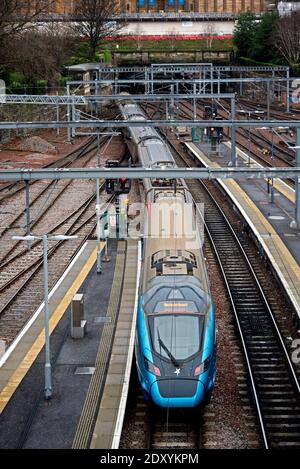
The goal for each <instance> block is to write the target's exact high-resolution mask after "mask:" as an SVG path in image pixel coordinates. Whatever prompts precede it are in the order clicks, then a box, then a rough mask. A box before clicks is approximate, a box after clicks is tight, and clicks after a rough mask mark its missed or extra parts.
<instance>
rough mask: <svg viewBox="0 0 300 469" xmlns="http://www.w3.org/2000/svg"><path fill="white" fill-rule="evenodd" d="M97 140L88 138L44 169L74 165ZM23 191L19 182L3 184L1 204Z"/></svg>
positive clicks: (0, 197) (0, 194) (0, 190)
mask: <svg viewBox="0 0 300 469" xmlns="http://www.w3.org/2000/svg"><path fill="white" fill-rule="evenodd" d="M95 140H96V138H95V137H90V138H88V139H87V140H86V141H84V142H83V144H82V145H80V146H79V147H78V148H76V149H75V150H73V151H71V152H70V153H68V154H67V155H65V156H63V157H62V158H59V159H58V160H56V161H54V162H53V163H49V164H47V165H44V166H42V168H44V169H46V168H53V167H55V168H63V167H68V166H69V165H70V164H72V163H74V162H75V161H76V160H77V159H78V158H80V157H81V156H83V155H84V154H85V153H86V151H87V150H88V149H89V147H90V146H91V145H92V144H93V143H94V142H95ZM36 183H37V181H31V182H30V186H33V185H34V184H36ZM23 190H24V184H23V183H22V182H18V181H17V182H13V183H7V184H2V185H1V187H0V203H1V202H2V200H4V199H7V198H9V197H12V196H13V195H15V194H17V193H18V192H20V191H23Z"/></svg>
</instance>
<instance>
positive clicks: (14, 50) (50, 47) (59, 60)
mask: <svg viewBox="0 0 300 469" xmlns="http://www.w3.org/2000/svg"><path fill="white" fill-rule="evenodd" d="M75 47H76V38H75V37H74V31H73V28H71V27H70V26H68V25H67V24H64V25H60V24H58V23H47V24H46V25H43V27H42V28H40V29H33V30H30V31H27V32H25V33H23V34H22V36H21V37H17V38H16V39H15V40H14V41H12V43H11V59H10V68H11V69H13V70H14V71H16V72H21V73H22V74H23V75H24V76H25V78H26V80H27V81H29V82H35V81H36V80H47V81H48V82H49V84H50V86H51V85H56V84H57V82H58V81H59V78H60V77H61V73H62V70H63V67H64V65H65V63H66V62H67V61H68V60H69V59H70V58H71V56H72V53H73V51H74V48H75Z"/></svg>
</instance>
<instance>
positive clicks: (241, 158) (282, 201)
mask: <svg viewBox="0 0 300 469" xmlns="http://www.w3.org/2000/svg"><path fill="white" fill-rule="evenodd" d="M185 145H186V147H187V148H188V150H189V152H190V154H191V155H192V156H193V158H194V159H195V160H198V161H199V162H200V164H201V165H203V166H210V167H220V166H228V163H229V161H230V143H229V142H226V143H224V144H222V151H221V152H220V154H221V155H222V156H217V155H214V156H211V155H210V156H209V157H207V156H206V154H205V153H204V151H202V146H201V143H191V142H186V143H185ZM237 158H238V165H239V166H246V165H247V164H249V163H250V165H252V166H254V165H258V163H256V162H255V161H254V160H253V159H252V158H250V157H249V156H248V155H247V154H246V153H245V152H244V151H242V150H240V149H237ZM218 183H219V184H220V186H221V187H222V189H223V190H224V192H225V193H226V194H227V196H228V197H229V199H231V201H232V202H233V204H234V206H235V207H236V209H237V210H238V211H239V213H240V214H241V215H242V217H243V218H244V220H245V221H246V223H247V224H248V226H249V227H250V229H251V231H252V233H253V235H254V237H255V238H256V241H257V244H258V245H259V247H260V248H261V250H262V252H263V253H264V254H265V256H266V258H267V259H268V261H269V264H270V265H271V266H272V269H273V271H274V273H275V275H276V276H277V278H278V279H279V281H280V282H281V284H282V286H283V288H284V290H285V292H286V296H287V298H289V301H290V302H291V303H292V305H293V308H294V311H295V318H294V319H295V322H296V323H297V324H298V325H299V324H300V242H299V241H300V230H299V229H294V228H291V227H290V223H291V222H292V221H293V220H294V214H295V205H294V201H295V191H294V189H293V188H291V187H290V186H289V185H288V184H286V183H285V182H284V181H281V180H274V201H272V200H271V195H270V193H269V190H270V182H268V181H267V180H264V179H262V180H250V179H241V180H239V181H238V182H236V181H234V180H231V179H228V180H218Z"/></svg>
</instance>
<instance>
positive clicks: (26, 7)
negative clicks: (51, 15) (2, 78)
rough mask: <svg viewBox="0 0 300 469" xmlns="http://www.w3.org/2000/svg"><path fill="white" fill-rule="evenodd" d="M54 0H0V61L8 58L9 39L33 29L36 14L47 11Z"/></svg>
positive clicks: (2, 61)
mask: <svg viewBox="0 0 300 469" xmlns="http://www.w3.org/2000/svg"><path fill="white" fill-rule="evenodd" d="M52 3H54V0H49V1H45V0H1V1H0V63H1V64H2V65H3V64H5V63H6V61H7V60H8V59H9V57H10V54H9V49H10V45H11V40H14V39H15V38H16V37H17V36H19V35H21V34H23V33H24V32H25V31H29V30H32V29H34V27H35V19H36V18H37V16H39V15H41V14H42V13H44V12H46V11H48V9H49V7H51V4H52Z"/></svg>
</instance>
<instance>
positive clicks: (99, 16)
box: [75, 0, 123, 60]
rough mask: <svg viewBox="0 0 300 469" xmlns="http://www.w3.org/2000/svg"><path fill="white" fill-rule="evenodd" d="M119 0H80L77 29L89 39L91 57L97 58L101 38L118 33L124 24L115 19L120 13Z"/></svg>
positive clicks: (78, 3)
mask: <svg viewBox="0 0 300 469" xmlns="http://www.w3.org/2000/svg"><path fill="white" fill-rule="evenodd" d="M118 8H119V2H118V0H78V2H77V6H76V8H75V15H76V18H77V19H78V23H76V29H77V31H78V32H80V33H81V34H82V35H83V36H84V37H87V38H88V40H89V58H90V59H91V60H93V59H94V58H95V54H96V50H97V47H98V46H99V44H100V41H101V39H103V38H104V37H106V36H110V35H113V34H116V33H117V32H118V31H120V29H122V27H123V25H122V24H121V23H120V22H119V21H115V20H114V16H115V15H116V14H117V13H118Z"/></svg>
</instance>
